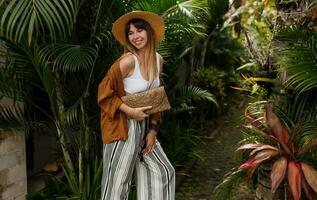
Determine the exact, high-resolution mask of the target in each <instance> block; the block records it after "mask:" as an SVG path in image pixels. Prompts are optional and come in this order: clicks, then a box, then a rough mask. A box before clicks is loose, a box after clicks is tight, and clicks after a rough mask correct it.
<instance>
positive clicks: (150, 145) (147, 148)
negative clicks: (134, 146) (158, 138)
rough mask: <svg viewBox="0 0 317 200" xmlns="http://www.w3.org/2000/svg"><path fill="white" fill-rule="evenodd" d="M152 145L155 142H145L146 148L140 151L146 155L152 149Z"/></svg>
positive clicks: (153, 145)
mask: <svg viewBox="0 0 317 200" xmlns="http://www.w3.org/2000/svg"><path fill="white" fill-rule="evenodd" d="M154 147H155V144H147V145H146V148H145V149H143V150H142V152H141V153H142V154H145V155H147V154H148V153H150V152H151V151H153V149H154Z"/></svg>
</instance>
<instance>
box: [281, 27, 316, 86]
mask: <svg viewBox="0 0 317 200" xmlns="http://www.w3.org/2000/svg"><path fill="white" fill-rule="evenodd" d="M277 39H278V40H279V41H281V42H282V43H281V45H280V46H278V47H277V48H276V61H277V63H278V65H279V67H280V70H283V71H286V72H287V74H288V77H287V81H286V86H288V87H294V88H295V89H296V90H297V91H298V92H305V91H309V90H313V89H316V88H317V59H316V58H317V32H316V31H303V30H301V29H300V28H299V27H298V26H297V27H296V26H293V27H287V28H285V29H283V30H281V32H280V33H279V34H278V36H277Z"/></svg>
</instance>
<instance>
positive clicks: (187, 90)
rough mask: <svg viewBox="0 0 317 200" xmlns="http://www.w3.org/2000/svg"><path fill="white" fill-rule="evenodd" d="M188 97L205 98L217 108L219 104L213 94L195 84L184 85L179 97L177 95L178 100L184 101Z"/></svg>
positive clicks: (193, 98)
mask: <svg viewBox="0 0 317 200" xmlns="http://www.w3.org/2000/svg"><path fill="white" fill-rule="evenodd" d="M188 99H192V100H206V101H209V102H212V103H213V104H214V105H215V106H216V107H217V108H218V109H219V104H218V102H217V100H216V98H215V97H214V95H213V94H211V93H210V92H208V91H207V90H203V89H201V88H199V87H196V86H185V87H183V88H181V90H180V97H178V100H179V101H184V100H188Z"/></svg>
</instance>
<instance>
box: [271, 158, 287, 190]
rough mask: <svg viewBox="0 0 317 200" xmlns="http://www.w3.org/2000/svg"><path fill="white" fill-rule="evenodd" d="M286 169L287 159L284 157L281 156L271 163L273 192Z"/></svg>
mask: <svg viewBox="0 0 317 200" xmlns="http://www.w3.org/2000/svg"><path fill="white" fill-rule="evenodd" d="M286 169H287V159H286V158H285V157H281V158H280V159H278V160H277V161H275V163H274V164H273V167H272V171H271V183H272V185H271V191H272V193H275V191H276V189H277V188H278V186H279V185H280V184H281V182H282V181H283V179H284V177H285V173H286Z"/></svg>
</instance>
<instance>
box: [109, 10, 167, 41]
mask: <svg viewBox="0 0 317 200" xmlns="http://www.w3.org/2000/svg"><path fill="white" fill-rule="evenodd" d="M131 19H143V20H144V21H146V22H147V23H149V24H150V26H151V28H152V29H153V31H154V34H155V43H158V42H160V41H161V40H162V39H163V37H164V32H165V25H164V21H163V18H162V17H160V16H158V15H156V14H154V13H152V12H147V11H132V12H129V13H127V14H124V15H122V16H121V17H120V18H118V19H117V20H116V21H115V22H114V24H113V26H112V34H113V35H114V37H115V38H116V39H117V40H118V41H119V42H120V43H121V44H122V45H124V44H125V43H126V36H125V26H126V24H127V23H128V22H129V21H130V20H131Z"/></svg>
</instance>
